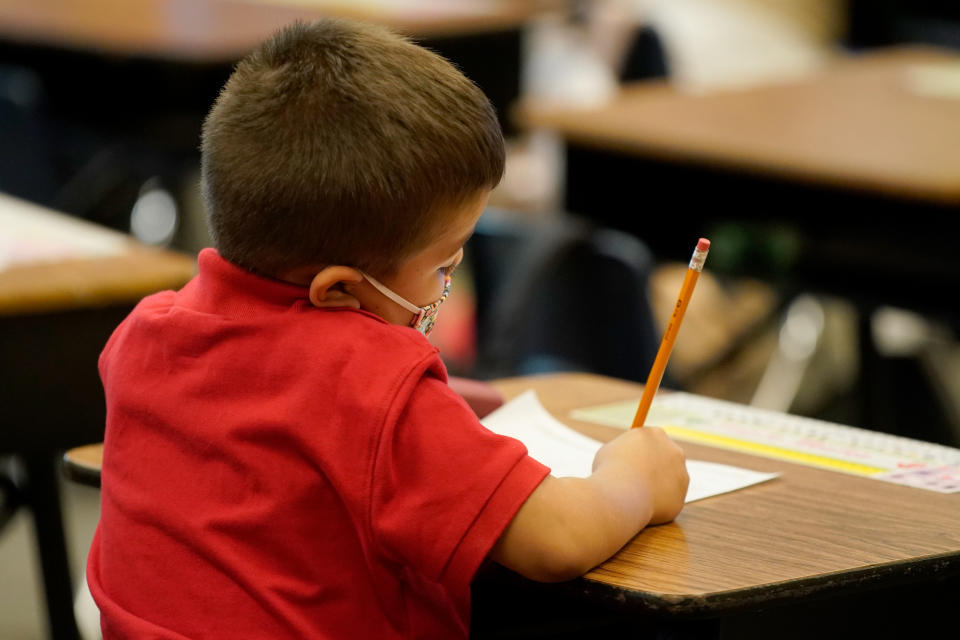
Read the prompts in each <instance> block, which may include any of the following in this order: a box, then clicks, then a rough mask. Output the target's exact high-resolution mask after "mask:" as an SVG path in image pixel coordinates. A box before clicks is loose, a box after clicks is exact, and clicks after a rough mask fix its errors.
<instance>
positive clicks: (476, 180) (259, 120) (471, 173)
mask: <svg viewBox="0 0 960 640" xmlns="http://www.w3.org/2000/svg"><path fill="white" fill-rule="evenodd" d="M503 165H504V148H503V136H502V133H501V130H500V125H499V123H498V121H497V117H496V115H495V113H494V111H493V108H492V107H491V105H490V102H489V101H488V100H487V98H486V96H484V95H483V92H481V91H480V90H479V89H478V88H477V87H476V86H475V85H474V84H473V83H472V82H470V81H469V80H468V79H467V78H465V77H464V76H463V75H462V74H461V73H460V72H459V71H457V70H456V69H455V68H454V67H453V66H452V65H451V64H450V63H449V62H447V61H446V60H444V59H443V58H441V57H439V56H437V55H435V54H434V53H432V52H430V51H427V50H426V49H423V48H421V47H419V46H417V45H415V44H413V43H411V42H409V41H408V40H406V39H405V38H402V37H401V36H398V35H395V34H393V33H391V32H390V31H388V30H386V29H384V28H382V27H378V26H374V25H370V24H364V23H359V22H353V21H348V20H337V19H325V20H320V21H317V22H313V23H309V24H307V23H301V22H298V23H295V24H293V25H291V26H289V27H287V28H285V29H283V30H281V31H280V32H279V33H277V34H276V35H274V36H273V37H272V38H271V39H269V40H268V41H266V42H265V43H264V44H262V45H261V46H260V47H259V48H257V49H256V50H255V51H253V52H252V53H251V54H250V55H248V56H247V57H246V58H244V59H243V60H242V61H241V62H240V63H239V64H238V65H237V68H236V70H235V71H234V72H233V74H232V75H231V76H230V79H229V80H228V81H227V83H226V85H225V86H224V88H223V90H222V91H221V93H220V96H219V97H218V98H217V101H216V103H215V104H214V106H213V108H212V109H211V110H210V113H209V115H208V116H207V118H206V121H205V122H204V126H203V142H202V168H203V191H204V197H205V200H206V204H207V211H208V222H209V225H210V230H211V233H212V235H213V239H214V243H215V245H216V247H217V249H218V250H219V251H220V254H221V255H222V256H223V257H224V258H226V259H227V260H230V261H231V262H234V263H237V264H239V265H241V266H244V267H246V268H248V269H252V270H254V271H257V272H260V273H264V274H267V275H272V276H280V275H282V274H283V273H285V272H287V271H290V270H292V269H295V268H298V267H302V266H305V265H314V264H317V265H333V264H343V265H349V266H353V267H357V268H359V269H363V270H366V271H369V272H370V273H372V274H374V275H384V274H389V273H391V272H392V271H393V270H394V269H396V268H397V267H398V266H399V264H400V263H401V262H402V261H403V260H404V259H405V258H407V257H409V256H411V255H412V254H414V253H416V252H417V251H419V250H421V249H422V248H424V247H425V246H426V245H427V244H429V241H430V239H431V237H432V236H433V235H434V234H435V233H436V232H437V231H439V230H441V229H442V228H443V225H444V222H445V220H444V219H443V214H444V213H445V212H447V211H449V210H450V209H451V208H452V207H456V206H457V205H459V204H460V203H463V202H465V201H467V200H468V199H469V198H471V197H474V196H476V195H477V194H478V193H479V192H481V191H482V190H485V189H492V188H493V187H494V186H496V185H497V183H498V182H499V181H500V178H501V176H502V174H503Z"/></svg>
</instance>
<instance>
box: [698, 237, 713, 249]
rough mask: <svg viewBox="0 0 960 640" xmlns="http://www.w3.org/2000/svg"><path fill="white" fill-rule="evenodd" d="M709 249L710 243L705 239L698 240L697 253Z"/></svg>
mask: <svg viewBox="0 0 960 640" xmlns="http://www.w3.org/2000/svg"><path fill="white" fill-rule="evenodd" d="M709 248H710V241H709V240H707V239H706V238H700V240H698V241H697V251H706V250H707V249H709Z"/></svg>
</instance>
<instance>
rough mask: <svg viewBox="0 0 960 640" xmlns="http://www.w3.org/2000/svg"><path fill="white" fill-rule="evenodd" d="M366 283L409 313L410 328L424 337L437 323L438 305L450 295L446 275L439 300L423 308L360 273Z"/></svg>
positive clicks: (448, 277)
mask: <svg viewBox="0 0 960 640" xmlns="http://www.w3.org/2000/svg"><path fill="white" fill-rule="evenodd" d="M360 273H361V274H362V275H363V277H364V278H366V279H367V281H368V282H369V283H370V284H372V285H373V286H374V287H376V289H377V291H379V292H380V293H382V294H383V295H385V296H387V297H388V298H390V299H391V300H393V301H394V302H396V303H397V304H398V305H400V306H401V307H403V308H404V309H406V310H407V311H410V312H412V313H413V314H414V316H413V320H412V321H411V322H410V326H411V327H412V328H414V329H416V330H417V331H419V332H420V333H422V334H423V335H425V336H428V335H430V332H431V331H433V325H434V324H435V323H436V321H437V314H438V313H439V312H440V305H441V304H442V303H443V301H444V300H446V299H447V296H448V295H450V282H451V280H450V276H449V275H448V276H447V278H446V280H445V281H444V284H443V295H441V296H440V299H439V300H437V301H436V302H434V303H433V304H428V305H427V306H425V307H418V306H417V305H415V304H413V303H412V302H409V301H408V300H405V299H404V298H401V297H400V296H398V295H397V294H396V293H394V292H393V291H391V290H390V289H388V288H387V287H386V285H384V284H382V283H380V282H378V281H377V280H376V279H374V278H372V277H370V276H368V275H367V274H365V273H363V272H362V271H361V272H360Z"/></svg>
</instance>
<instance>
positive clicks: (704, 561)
mask: <svg viewBox="0 0 960 640" xmlns="http://www.w3.org/2000/svg"><path fill="white" fill-rule="evenodd" d="M494 384H495V386H496V387H498V388H499V389H500V390H501V391H502V392H503V393H504V394H505V395H506V396H508V397H509V396H513V395H516V394H518V393H520V392H521V391H523V390H525V389H528V388H534V389H536V390H537V392H538V394H539V396H540V398H541V401H542V402H543V404H544V406H545V407H546V408H547V409H548V410H549V411H550V412H551V413H552V414H554V415H555V416H556V417H557V418H558V419H561V420H563V421H564V422H566V423H567V424H570V425H571V426H573V427H575V428H577V429H578V430H580V431H582V432H584V433H586V434H587V435H590V436H592V437H595V438H597V439H600V440H607V439H609V438H611V437H613V436H615V435H616V434H617V433H619V431H618V430H616V429H613V428H610V427H604V426H600V425H595V424H590V423H586V422H578V421H575V420H571V419H570V418H569V412H570V411H571V410H572V409H575V408H581V407H583V406H588V405H592V404H598V403H604V402H614V401H617V400H625V399H629V398H638V399H639V397H640V392H641V390H642V386H641V385H638V384H635V383H630V382H623V381H619V380H614V379H611V378H603V377H600V376H594V375H588V374H559V375H552V376H543V377H532V378H517V379H509V380H501V381H498V382H496V383H494ZM682 446H683V448H684V450H685V451H686V453H687V456H688V457H690V458H695V459H701V460H710V461H715V462H723V463H727V464H733V465H738V466H742V467H747V468H751V469H756V470H760V471H779V472H780V473H781V474H782V475H781V477H779V478H777V479H775V480H773V481H770V482H767V483H764V484H761V485H758V486H754V487H750V488H748V489H744V490H742V491H739V492H735V493H732V494H726V495H722V496H716V497H714V498H709V499H706V500H702V501H699V502H695V503H693V504H690V505H687V506H686V508H685V509H684V511H683V513H681V515H680V517H679V518H678V519H677V520H676V522H673V523H670V524H667V525H663V526H658V527H651V528H648V529H646V530H644V531H643V532H641V533H640V534H639V535H638V536H637V537H636V538H634V539H633V540H632V541H631V542H630V543H628V544H627V546H626V547H624V548H623V549H622V550H621V551H620V552H619V553H618V554H617V555H616V556H614V557H613V558H612V559H610V560H609V561H608V562H606V563H604V564H603V565H601V566H599V567H597V568H596V569H594V570H593V571H591V572H590V573H588V574H587V576H586V579H585V580H584V581H581V583H580V584H578V589H579V590H581V591H583V590H584V589H585V590H586V591H592V592H594V593H595V595H596V596H597V597H599V598H604V599H607V598H609V599H615V600H617V601H618V602H619V603H620V604H621V605H622V606H636V607H642V608H644V609H646V610H655V611H661V612H665V613H671V614H687V613H690V614H698V613H721V612H724V611H731V610H739V609H745V608H749V607H752V606H756V605H760V604H765V603H773V602H777V601H781V600H784V601H785V600H790V599H795V598H801V597H803V598H806V597H809V596H811V595H814V594H817V593H823V594H833V593H844V592H849V591H853V590H856V589H861V588H865V587H868V586H871V585H875V586H881V585H896V584H902V583H906V582H909V581H911V580H918V579H923V578H925V577H929V576H934V575H955V574H958V573H960V494H949V495H947V494H938V493H934V492H930V491H923V490H919V489H912V488H909V487H902V486H897V485H893V484H888V483H885V482H880V481H877V480H869V479H865V478H859V477H854V476H848V475H843V474H839V473H835V472H830V471H823V470H819V469H815V468H811V467H805V466H800V465H794V464H790V463H786V462H780V461H775V460H770V459H765V458H757V457H754V456H749V455H746V454H741V453H736V452H732V451H722V450H719V449H714V448H710V447H705V446H699V445H693V444H688V443H682ZM101 456H102V448H101V446H100V445H93V446H90V447H80V448H78V449H74V450H72V451H70V452H69V453H68V456H67V463H68V468H69V467H70V466H74V467H76V468H75V469H73V472H74V477H77V475H78V474H79V476H80V477H78V479H80V480H83V481H89V478H90V476H91V473H92V474H93V476H94V477H95V476H96V474H97V471H98V470H99V468H100V464H101Z"/></svg>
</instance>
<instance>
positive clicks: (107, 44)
mask: <svg viewBox="0 0 960 640" xmlns="http://www.w3.org/2000/svg"><path fill="white" fill-rule="evenodd" d="M551 5H552V6H558V5H559V2H557V1H556V0H552V1H551V0H510V1H509V2H505V1H503V0H457V1H456V2H449V1H448V0H401V1H397V0H126V1H124V2H117V1H116V0H85V1H82V2H76V0H44V1H43V2H28V1H20V2H7V3H5V6H4V8H3V13H2V15H0V35H2V37H3V38H4V39H9V40H17V41H21V42H24V43H37V44H40V43H42V44H47V45H51V46H55V47H63V48H69V49H86V50H91V51H100V52H102V53H105V54H114V55H122V56H141V57H149V58H164V59H181V60H186V61H190V62H200V61H204V60H206V61H211V62H223V61H232V60H236V59H238V58H240V57H242V56H243V55H245V54H246V53H247V52H248V51H249V50H250V49H252V48H254V47H255V46H256V45H258V44H259V43H260V42H261V41H262V40H264V39H265V38H266V37H268V36H269V35H270V34H271V33H272V32H273V31H275V30H276V29H278V28H279V27H281V26H283V25H287V24H290V23H291V22H293V21H295V20H305V21H308V20H315V19H317V18H321V17H324V16H338V17H346V18H353V19H357V20H365V21H368V22H377V23H380V24H383V25H386V26H387V27H390V28H391V29H394V30H396V31H399V32H401V33H405V34H407V35H409V36H412V37H415V38H435V37H449V36H458V35H465V34H476V33H484V32H493V31H501V30H509V29H514V28H516V27H517V25H519V24H522V23H523V22H525V21H526V20H528V19H529V18H531V17H532V16H533V15H535V14H536V13H537V12H538V11H540V10H542V9H543V8H545V7H548V6H551Z"/></svg>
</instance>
